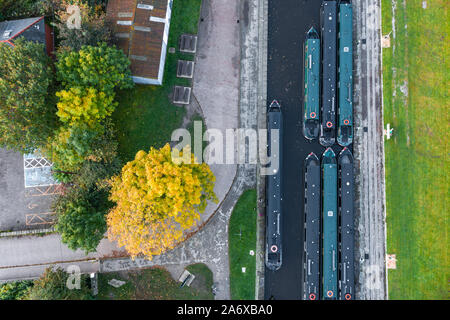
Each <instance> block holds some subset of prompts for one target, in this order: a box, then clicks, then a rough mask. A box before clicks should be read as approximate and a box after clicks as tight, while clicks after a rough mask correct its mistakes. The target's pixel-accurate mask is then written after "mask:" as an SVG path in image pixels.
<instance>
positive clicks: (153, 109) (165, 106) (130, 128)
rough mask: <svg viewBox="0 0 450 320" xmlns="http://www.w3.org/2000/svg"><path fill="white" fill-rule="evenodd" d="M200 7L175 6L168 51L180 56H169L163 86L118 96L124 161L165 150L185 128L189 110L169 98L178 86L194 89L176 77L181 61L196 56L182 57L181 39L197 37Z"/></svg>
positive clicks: (196, 3) (195, 0)
mask: <svg viewBox="0 0 450 320" xmlns="http://www.w3.org/2000/svg"><path fill="white" fill-rule="evenodd" d="M200 5H201V0H189V1H174V2H173V8H172V20H171V25H170V32H169V43H168V48H170V47H175V48H176V53H175V54H171V53H167V57H166V65H165V70H164V79H163V85H162V86H144V85H136V86H135V88H133V89H130V90H122V91H119V92H118V93H117V95H116V97H117V101H118V102H119V106H118V107H117V108H116V110H115V112H114V114H113V115H112V118H113V121H114V123H115V127H116V132H117V138H118V141H119V154H120V156H121V157H122V159H123V160H124V161H130V160H132V159H134V156H135V155H136V152H137V151H139V150H145V151H148V150H149V149H150V147H155V148H160V147H162V146H163V145H164V144H165V143H167V142H169V141H170V137H171V134H172V131H173V130H175V129H177V128H179V127H180V125H181V121H182V119H183V116H184V115H185V110H184V108H182V107H177V106H175V105H173V104H172V103H171V101H170V99H169V95H170V94H171V93H172V91H173V86H174V85H185V86H190V85H191V83H190V80H188V79H179V78H177V77H176V65H177V61H178V59H184V60H193V59H194V55H191V54H181V53H179V50H178V39H179V37H180V35H181V34H183V33H197V27H198V21H199V16H200Z"/></svg>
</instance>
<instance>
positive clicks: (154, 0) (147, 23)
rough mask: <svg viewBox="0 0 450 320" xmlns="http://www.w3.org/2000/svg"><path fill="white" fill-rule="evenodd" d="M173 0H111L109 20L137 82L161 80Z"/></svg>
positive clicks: (159, 82)
mask: <svg viewBox="0 0 450 320" xmlns="http://www.w3.org/2000/svg"><path fill="white" fill-rule="evenodd" d="M171 6H172V0H109V1H108V6H107V8H106V13H107V20H108V21H109V22H110V23H111V26H112V32H113V36H114V37H115V39H116V44H117V46H118V47H119V48H120V49H122V50H123V52H124V53H125V54H126V55H127V56H128V58H129V59H130V61H131V66H130V68H131V73H132V75H133V80H134V82H136V83H143V84H158V85H160V84H162V79H163V74H164V64H165V60H166V51H167V40H168V37H169V24H170V16H171V11H172V10H171Z"/></svg>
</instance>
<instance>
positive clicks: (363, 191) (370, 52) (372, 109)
mask: <svg viewBox="0 0 450 320" xmlns="http://www.w3.org/2000/svg"><path fill="white" fill-rule="evenodd" d="M353 6H354V12H355V14H354V17H355V19H354V24H355V30H356V50H357V51H356V53H357V54H356V56H355V73H356V76H355V94H354V95H355V125H356V126H355V150H354V151H355V152H354V153H355V164H356V166H355V167H356V169H357V170H358V168H359V172H357V175H356V177H357V179H358V181H357V183H356V185H357V190H356V199H357V202H356V217H357V218H358V217H359V219H357V222H356V226H357V232H356V238H357V243H359V248H357V250H356V251H355V255H356V257H355V259H356V260H357V262H358V263H357V264H356V265H359V266H360V269H359V273H358V272H357V279H358V278H359V279H358V281H357V287H356V289H357V292H356V293H357V299H363V300H373V299H386V298H387V290H386V285H387V283H386V270H385V253H386V234H385V230H386V229H385V222H386V221H385V184H384V183H385V180H384V142H383V110H382V101H381V100H382V84H381V47H380V45H381V42H380V35H381V7H380V0H359V1H353ZM364 42H365V43H364ZM357 271H358V270H357Z"/></svg>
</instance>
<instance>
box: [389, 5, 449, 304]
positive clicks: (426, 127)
mask: <svg viewBox="0 0 450 320" xmlns="http://www.w3.org/2000/svg"><path fill="white" fill-rule="evenodd" d="M422 4H423V3H422V1H400V0H397V1H395V0H394V1H392V0H382V32H383V34H388V33H390V32H392V33H391V34H390V38H391V47H390V48H384V49H382V50H383V99H384V106H383V107H384V122H385V125H386V124H387V123H390V125H391V127H393V128H394V135H393V137H392V138H391V139H390V140H388V141H386V142H385V153H386V202H387V208H386V209H387V220H386V223H387V251H388V254H396V257H397V269H395V270H389V271H388V281H389V298H390V299H448V297H449V296H448V279H449V269H448V247H449V241H448V231H449V224H448V217H449V211H448V206H447V203H448V199H450V197H449V184H448V179H447V174H448V173H449V158H448V142H449V138H448V124H449V112H448V92H449V89H448V87H447V86H446V83H448V80H449V79H448V78H449V73H448V70H449V62H448V61H449V59H448V34H449V24H448V18H447V9H448V7H449V3H448V2H446V1H444V0H433V1H426V8H423V7H422Z"/></svg>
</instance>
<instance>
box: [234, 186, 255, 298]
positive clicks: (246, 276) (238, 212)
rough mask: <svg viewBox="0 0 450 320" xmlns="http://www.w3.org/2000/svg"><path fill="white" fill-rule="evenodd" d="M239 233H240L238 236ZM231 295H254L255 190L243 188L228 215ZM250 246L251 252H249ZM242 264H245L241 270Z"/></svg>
mask: <svg viewBox="0 0 450 320" xmlns="http://www.w3.org/2000/svg"><path fill="white" fill-rule="evenodd" d="M239 235H241V236H239ZM228 242H229V257H230V290H231V299H234V300H241V299H249V300H254V299H255V278H256V190H254V189H251V190H247V191H245V192H244V193H243V194H242V195H241V197H240V198H239V201H238V202H237V204H236V206H235V207H234V210H233V213H232V215H231V218H230V223H229V230H228ZM250 250H253V251H254V252H255V255H253V256H251V255H250ZM242 267H245V268H246V271H245V273H243V272H242Z"/></svg>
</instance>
